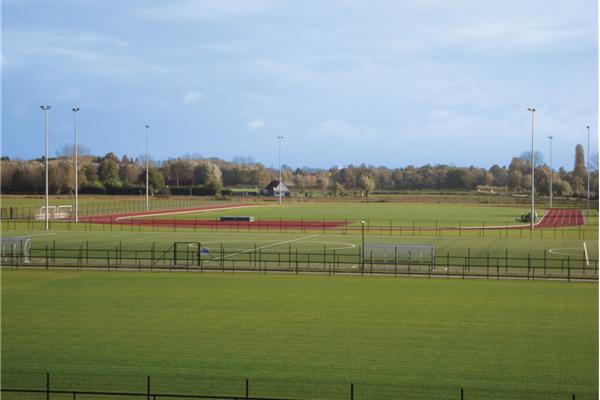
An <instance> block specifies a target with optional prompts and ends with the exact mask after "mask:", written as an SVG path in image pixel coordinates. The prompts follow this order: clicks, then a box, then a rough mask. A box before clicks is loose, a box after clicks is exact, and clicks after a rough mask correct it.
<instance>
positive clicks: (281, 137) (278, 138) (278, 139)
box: [277, 136, 283, 204]
mask: <svg viewBox="0 0 600 400" xmlns="http://www.w3.org/2000/svg"><path fill="white" fill-rule="evenodd" d="M282 139H283V136H277V141H278V142H279V204H281V192H282V188H283V186H282V181H281V140H282Z"/></svg>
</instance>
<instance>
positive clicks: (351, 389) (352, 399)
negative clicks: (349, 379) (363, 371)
mask: <svg viewBox="0 0 600 400" xmlns="http://www.w3.org/2000/svg"><path fill="white" fill-rule="evenodd" d="M350 400H354V383H350Z"/></svg>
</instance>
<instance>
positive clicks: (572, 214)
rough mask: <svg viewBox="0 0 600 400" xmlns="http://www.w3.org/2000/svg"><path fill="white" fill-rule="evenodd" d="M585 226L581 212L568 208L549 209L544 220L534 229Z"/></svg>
mask: <svg viewBox="0 0 600 400" xmlns="http://www.w3.org/2000/svg"><path fill="white" fill-rule="evenodd" d="M583 224H585V218H584V217H583V212H582V211H581V210H574V209H570V208H551V209H550V210H548V212H547V213H546V215H544V218H542V220H541V221H540V222H538V223H537V224H536V225H535V227H536V228H554V227H556V228H563V227H567V226H578V225H583Z"/></svg>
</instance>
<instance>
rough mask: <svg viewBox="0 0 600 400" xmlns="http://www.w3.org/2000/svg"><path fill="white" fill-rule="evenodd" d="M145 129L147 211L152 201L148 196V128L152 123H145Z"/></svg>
mask: <svg viewBox="0 0 600 400" xmlns="http://www.w3.org/2000/svg"><path fill="white" fill-rule="evenodd" d="M144 129H145V132H146V211H149V210H150V202H149V198H148V183H149V182H150V180H149V175H148V129H150V124H145V125H144Z"/></svg>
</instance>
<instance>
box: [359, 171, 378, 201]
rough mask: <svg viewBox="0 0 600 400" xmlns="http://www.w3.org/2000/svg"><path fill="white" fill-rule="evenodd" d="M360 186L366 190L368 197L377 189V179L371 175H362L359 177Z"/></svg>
mask: <svg viewBox="0 0 600 400" xmlns="http://www.w3.org/2000/svg"><path fill="white" fill-rule="evenodd" d="M359 184H360V188H361V189H362V190H364V191H365V193H366V195H367V197H369V193H370V192H372V191H373V190H374V189H375V181H374V180H373V178H371V177H370V176H369V175H361V176H360V179H359Z"/></svg>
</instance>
